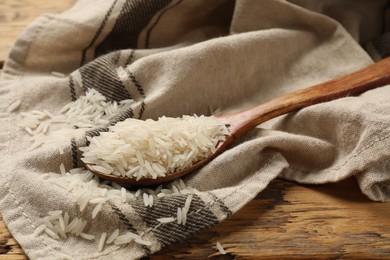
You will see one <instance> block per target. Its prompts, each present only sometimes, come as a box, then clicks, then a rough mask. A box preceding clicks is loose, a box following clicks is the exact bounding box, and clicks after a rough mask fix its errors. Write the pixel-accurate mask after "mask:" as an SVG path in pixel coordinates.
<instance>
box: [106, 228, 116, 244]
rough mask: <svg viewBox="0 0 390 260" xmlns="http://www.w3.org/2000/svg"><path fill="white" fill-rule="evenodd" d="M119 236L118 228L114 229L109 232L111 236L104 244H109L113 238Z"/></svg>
mask: <svg viewBox="0 0 390 260" xmlns="http://www.w3.org/2000/svg"><path fill="white" fill-rule="evenodd" d="M118 236H119V229H115V231H114V232H113V233H112V234H111V236H110V237H109V238H108V239H107V241H106V244H111V243H112V242H114V240H115V239H116V238H117V237H118Z"/></svg>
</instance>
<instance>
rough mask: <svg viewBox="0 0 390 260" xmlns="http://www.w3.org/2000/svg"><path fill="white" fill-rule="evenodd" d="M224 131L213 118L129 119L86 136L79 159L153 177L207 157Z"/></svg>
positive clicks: (118, 171) (97, 166) (96, 166)
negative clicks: (106, 129) (106, 130)
mask: <svg viewBox="0 0 390 260" xmlns="http://www.w3.org/2000/svg"><path fill="white" fill-rule="evenodd" d="M227 133H228V130H227V128H226V126H225V125H224V124H222V123H220V122H219V121H218V120H217V119H216V118H215V117H205V116H199V117H198V116H183V117H182V118H168V117H160V118H159V119H158V120H157V121H155V120H151V119H147V120H145V121H143V120H137V119H132V118H129V119H126V120H125V121H122V122H119V123H117V124H116V125H113V126H110V127H109V132H104V133H101V134H100V135H99V136H95V137H92V138H90V137H88V141H89V142H90V144H89V146H87V147H81V148H80V150H81V151H82V152H83V157H82V158H81V159H82V160H83V162H84V163H88V164H93V165H94V166H93V168H94V169H95V170H97V171H99V172H101V173H103V174H113V175H116V176H123V177H129V178H136V179H138V180H139V179H141V178H153V179H155V178H157V177H159V176H165V175H166V174H170V173H173V172H176V171H178V170H183V169H185V168H187V167H189V166H191V165H192V164H193V163H194V162H197V161H199V160H202V159H204V158H206V157H208V156H209V155H210V154H211V153H212V152H214V151H215V147H216V146H217V144H218V143H219V142H220V141H221V140H224V139H225V137H226V134H227ZM179 186H180V184H179ZM174 189H177V187H175V188H174ZM174 192H177V191H174Z"/></svg>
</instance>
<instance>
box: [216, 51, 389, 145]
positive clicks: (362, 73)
mask: <svg viewBox="0 0 390 260" xmlns="http://www.w3.org/2000/svg"><path fill="white" fill-rule="evenodd" d="M386 84H390V57H389V58H386V59H383V60H382V61H379V62H377V63H374V64H372V65H369V66H368V67H365V68H363V69H360V70H358V71H355V72H353V73H350V74H347V75H345V76H342V77H340V78H336V79H333V80H330V81H327V82H324V83H320V84H318V85H315V86H312V87H309V88H305V89H301V90H298V91H295V92H292V93H290V94H287V95H284V96H281V97H278V98H275V99H273V100H270V101H268V102H266V103H263V104H261V105H258V106H255V107H253V108H250V109H247V110H244V111H240V112H237V113H233V114H228V115H225V116H222V117H220V118H219V119H220V120H221V121H224V120H227V121H228V122H229V123H230V122H232V124H231V127H230V133H231V134H232V135H233V136H234V137H235V139H236V138H240V137H241V136H242V135H244V134H245V133H247V132H248V131H249V130H251V129H252V128H254V127H256V126H257V125H259V124H261V123H263V122H265V121H267V120H269V119H272V118H275V117H277V116H280V115H283V114H286V113H289V112H292V111H295V110H298V109H301V108H304V107H307V106H310V105H314V104H318V103H322V102H326V101H331V100H334V99H338V98H342V97H347V96H352V95H358V94H360V93H362V92H365V91H367V90H370V89H374V88H377V87H380V86H383V85H386Z"/></svg>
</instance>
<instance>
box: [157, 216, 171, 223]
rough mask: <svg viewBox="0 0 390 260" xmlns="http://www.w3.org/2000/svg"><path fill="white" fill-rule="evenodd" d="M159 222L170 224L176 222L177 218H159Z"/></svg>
mask: <svg viewBox="0 0 390 260" xmlns="http://www.w3.org/2000/svg"><path fill="white" fill-rule="evenodd" d="M157 221H158V222H160V223H170V222H173V221H175V218H174V217H167V218H158V219H157Z"/></svg>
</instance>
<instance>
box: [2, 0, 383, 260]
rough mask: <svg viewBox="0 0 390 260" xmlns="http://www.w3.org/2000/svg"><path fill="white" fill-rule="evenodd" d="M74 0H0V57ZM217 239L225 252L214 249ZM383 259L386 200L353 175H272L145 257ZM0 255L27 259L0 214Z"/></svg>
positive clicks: (7, 257) (6, 257)
mask: <svg viewBox="0 0 390 260" xmlns="http://www.w3.org/2000/svg"><path fill="white" fill-rule="evenodd" d="M74 1H75V0H61V1H50V0H18V1H16V0H3V1H0V60H4V59H5V58H6V56H7V53H8V52H9V49H10V47H11V46H12V44H13V42H14V41H15V39H16V37H17V35H19V33H20V32H21V31H22V30H23V29H24V28H25V26H26V25H28V24H29V23H30V22H31V21H32V20H33V19H35V18H36V17H37V16H39V15H40V14H42V13H45V12H57V11H61V10H64V9H66V8H68V7H70V6H71V5H72V3H73V2H74ZM217 241H219V242H220V243H221V244H222V245H223V247H224V248H225V249H226V250H227V251H228V252H229V254H228V255H225V256H221V255H219V254H218V253H217V250H216V247H215V244H216V242H217ZM210 256H211V257H213V258H218V259H233V258H237V259H246V258H251V259H253V258H261V259H275V258H278V259H280V258H282V259H293V258H296V259H303V258H306V259H313V258H317V259H318V258H320V259H335V258H337V259H338V258H349V259H350V258H354V259H390V203H377V202H372V201H370V200H368V199H367V198H366V197H364V196H363V195H362V194H361V192H360V190H359V188H358V186H357V183H356V181H355V180H354V179H348V180H345V181H342V182H340V183H336V184H327V185H322V186H302V185H299V184H296V183H290V182H286V181H281V180H276V181H274V182H272V183H271V185H270V186H269V187H268V188H267V189H266V190H265V191H264V192H262V193H261V194H259V195H258V196H257V197H256V199H255V200H253V201H252V202H250V203H249V204H248V205H246V206H245V207H244V208H243V209H241V210H240V211H239V212H238V213H236V214H235V215H233V216H232V217H231V218H229V219H228V220H226V221H224V222H222V223H220V224H218V225H216V226H215V227H213V228H211V229H210V230H207V231H205V232H203V233H201V234H199V235H198V236H196V237H194V238H192V239H191V240H189V241H185V242H183V243H182V244H179V245H177V246H175V247H174V248H171V249H167V250H165V251H163V252H161V253H160V254H159V255H156V256H153V257H151V259H172V258H185V259H205V258H207V257H210ZM0 259H9V260H11V259H12V260H15V259H27V257H26V256H25V254H24V253H23V250H22V249H21V247H20V246H19V245H18V243H17V241H15V240H14V239H13V238H12V235H11V234H10V233H9V231H8V229H7V228H6V226H5V224H4V223H3V222H2V219H1V216H0Z"/></svg>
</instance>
